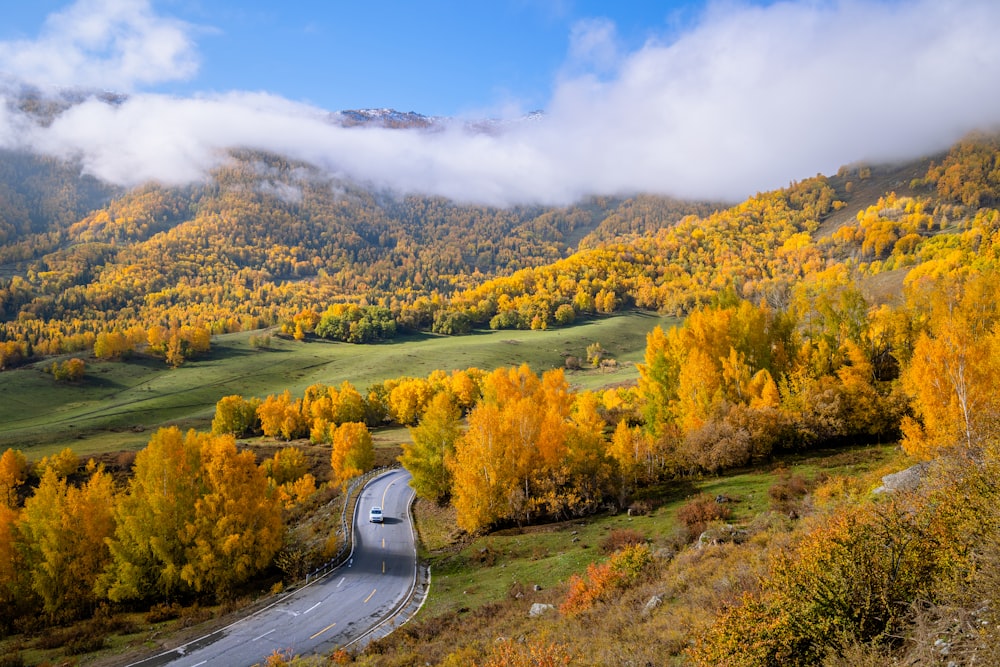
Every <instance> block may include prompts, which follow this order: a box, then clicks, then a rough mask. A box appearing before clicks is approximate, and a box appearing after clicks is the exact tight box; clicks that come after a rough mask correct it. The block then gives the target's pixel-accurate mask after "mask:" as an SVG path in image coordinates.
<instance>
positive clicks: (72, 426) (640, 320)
mask: <svg viewBox="0 0 1000 667" xmlns="http://www.w3.org/2000/svg"><path fill="white" fill-rule="evenodd" d="M675 323H677V320H676V319H673V318H667V317H660V316H658V315H654V314H649V313H640V312H634V313H627V314H623V315H619V316H615V317H609V318H603V319H595V320H589V321H584V322H581V323H579V324H576V325H574V326H570V327H565V328H560V329H552V330H548V331H490V332H480V333H476V334H473V335H470V336H461V337H440V336H411V337H406V338H400V339H398V340H396V341H391V342H387V343H383V344H379V345H348V344H344V343H330V342H326V341H312V342H306V343H300V342H295V341H290V340H283V339H280V338H276V337H275V338H273V339H272V343H271V346H270V347H269V348H268V349H254V348H252V347H251V346H250V345H249V342H248V341H249V338H250V335H251V334H250V333H240V334H229V335H224V336H218V337H216V338H215V339H214V340H213V342H212V352H211V354H210V355H208V356H206V357H204V358H201V359H197V360H194V361H189V362H188V363H186V364H184V365H183V366H181V367H180V368H177V369H169V368H167V367H166V366H165V365H164V364H163V362H162V361H160V360H155V359H145V358H140V359H133V360H130V361H126V362H97V361H92V360H88V365H87V372H86V376H85V378H84V380H83V381H81V382H79V383H76V384H63V383H56V382H55V381H54V380H53V379H52V377H51V375H49V374H48V373H46V372H44V366H48V365H49V364H51V360H46V361H45V362H43V363H42V364H39V365H36V366H34V367H26V368H22V369H17V370H13V371H7V372H4V373H0V449H3V448H6V447H16V448H19V449H22V450H23V451H25V453H26V454H27V455H28V457H29V458H40V457H41V456H44V455H46V454H50V453H53V452H56V451H58V450H60V449H62V448H63V447H67V446H69V447H72V448H73V450H74V451H75V452H77V453H78V454H81V455H91V454H96V453H101V452H107V451H117V450H122V449H139V448H141V447H143V446H145V444H146V442H147V441H148V439H149V434H148V433H147V432H146V431H148V430H150V429H154V428H157V427H159V426H162V425H167V424H177V425H179V426H181V427H184V428H187V427H192V428H199V429H207V428H208V426H209V424H210V422H211V419H212V415H213V413H214V410H215V404H216V402H218V400H219V399H220V398H221V397H223V396H226V395H229V394H241V395H244V396H266V395H268V394H273V393H280V392H281V391H284V390H285V389H290V390H291V391H292V393H293V394H295V393H298V394H301V393H302V391H303V390H304V389H305V388H306V387H307V386H309V385H311V384H314V383H324V384H333V385H339V384H340V383H341V382H343V381H345V380H346V381H349V382H350V383H351V384H353V385H354V386H355V387H357V388H358V389H359V390H364V389H365V388H366V387H367V386H369V385H370V384H372V383H373V382H379V381H383V380H387V379H390V378H395V377H401V376H413V377H426V376H427V375H428V374H429V373H430V372H431V371H433V370H435V369H443V370H452V369H460V368H468V367H473V366H474V367H478V368H483V369H486V370H492V369H493V368H497V367H500V366H509V365H520V364H521V363H528V364H529V365H530V366H531V367H532V369H533V370H535V371H536V372H542V371H545V370H548V369H550V368H556V367H561V366H563V365H564V363H565V356H566V355H573V356H577V357H579V358H581V359H582V358H585V357H586V348H587V346H588V345H590V344H592V343H595V342H599V343H600V344H601V346H602V347H603V348H604V350H606V351H607V353H608V354H609V355H610V356H612V357H614V358H616V359H618V361H619V362H620V363H619V367H618V368H617V369H616V370H613V371H611V372H600V371H596V370H590V371H575V372H572V373H568V379H569V381H570V382H571V383H573V384H574V386H576V387H578V388H585V389H589V388H595V387H599V386H603V385H607V384H612V383H616V382H623V381H628V380H633V379H635V378H636V377H637V376H638V373H637V371H636V369H635V366H634V362H637V361H641V360H642V356H643V352H644V349H645V344H646V334H647V333H648V332H649V331H651V330H652V329H653V328H654V327H655V326H657V325H661V326H663V327H669V326H671V325H673V324H675Z"/></svg>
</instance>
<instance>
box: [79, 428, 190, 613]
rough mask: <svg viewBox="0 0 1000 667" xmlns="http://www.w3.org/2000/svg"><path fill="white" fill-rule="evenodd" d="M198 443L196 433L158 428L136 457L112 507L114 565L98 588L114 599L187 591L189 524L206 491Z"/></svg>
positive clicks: (141, 597)
mask: <svg viewBox="0 0 1000 667" xmlns="http://www.w3.org/2000/svg"><path fill="white" fill-rule="evenodd" d="M200 471H201V442H200V439H199V437H198V436H197V434H196V433H195V432H194V431H190V432H188V434H187V435H186V436H185V435H184V434H182V433H181V431H180V430H179V429H178V428H176V427H171V428H166V429H160V430H159V431H157V432H156V433H155V434H153V436H152V438H150V441H149V443H148V444H147V445H146V447H145V449H143V450H142V451H140V452H139V453H138V454H137V455H136V458H135V465H134V467H133V475H132V479H131V480H129V484H128V488H127V490H126V492H125V494H123V495H122V496H120V498H119V501H118V503H117V505H116V508H115V534H114V537H113V538H112V539H111V540H110V542H109V546H110V548H111V554H112V562H111V563H110V565H109V566H108V568H107V569H106V570H105V573H104V576H103V577H102V578H101V580H100V582H99V585H100V588H101V590H103V591H104V592H105V594H106V595H107V597H108V598H109V599H111V600H112V601H123V600H130V599H149V598H153V597H170V596H172V595H176V594H177V593H179V592H181V591H183V590H185V588H186V584H185V581H184V579H183V578H182V576H181V572H182V570H183V568H184V566H185V564H186V563H187V556H186V553H185V549H186V547H187V544H188V542H187V540H186V539H185V536H186V535H187V531H188V526H191V525H194V523H195V505H196V503H197V501H198V499H199V498H200V497H201V495H202V494H203V492H204V485H203V480H202V476H201V474H200Z"/></svg>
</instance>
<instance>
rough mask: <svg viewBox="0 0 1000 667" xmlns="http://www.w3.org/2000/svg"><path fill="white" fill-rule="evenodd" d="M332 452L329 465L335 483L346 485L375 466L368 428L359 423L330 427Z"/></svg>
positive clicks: (373, 448)
mask: <svg viewBox="0 0 1000 667" xmlns="http://www.w3.org/2000/svg"><path fill="white" fill-rule="evenodd" d="M330 430H331V438H330V440H331V441H332V443H333V451H332V452H331V453H330V465H331V467H332V468H333V479H334V482H335V483H338V484H346V483H347V481H348V480H350V479H351V478H352V477H356V476H358V475H361V474H363V473H366V472H368V471H369V470H371V469H372V467H374V465H375V446H374V443H373V442H372V436H371V433H369V432H368V427H367V426H365V425H364V424H362V423H360V422H347V423H346V424H341V425H340V426H331V427H330Z"/></svg>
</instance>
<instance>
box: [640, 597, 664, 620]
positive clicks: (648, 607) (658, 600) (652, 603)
mask: <svg viewBox="0 0 1000 667" xmlns="http://www.w3.org/2000/svg"><path fill="white" fill-rule="evenodd" d="M661 604H663V598H662V597H660V596H659V595H654V596H653V597H651V598H649V600H647V601H646V604H645V606H644V607H643V608H642V615H643V616H649V615H650V614H652V613H653V610H654V609H656V608H657V607H659V606H660V605H661Z"/></svg>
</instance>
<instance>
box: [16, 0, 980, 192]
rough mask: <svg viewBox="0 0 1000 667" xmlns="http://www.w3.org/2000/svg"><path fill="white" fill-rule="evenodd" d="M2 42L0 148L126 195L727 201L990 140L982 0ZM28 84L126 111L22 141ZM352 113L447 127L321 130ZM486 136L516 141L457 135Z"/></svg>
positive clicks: (231, 15)
mask: <svg viewBox="0 0 1000 667" xmlns="http://www.w3.org/2000/svg"><path fill="white" fill-rule="evenodd" d="M0 19H2V20H0V97H2V98H5V100H6V103H4V102H5V100H0V148H6V149H15V150H31V151H36V152H40V153H43V154H45V155H50V156H53V157H57V158H62V159H68V160H73V161H75V162H76V163H77V164H79V165H80V168H81V170H82V171H84V172H86V173H89V174H92V175H94V176H96V177H98V178H101V179H104V180H106V181H109V182H113V183H117V184H120V185H126V186H132V185H138V184H140V183H143V182H146V181H157V182H160V183H165V184H183V183H189V182H192V181H196V180H199V179H204V178H205V177H206V175H207V174H209V173H210V171H211V169H213V168H214V167H216V166H218V165H219V164H220V163H222V162H225V161H226V160H227V159H229V157H228V156H229V155H230V150H231V149H232V148H233V147H242V148H253V149H257V150H261V151H271V152H275V153H280V154H282V155H284V156H286V157H288V158H291V159H295V160H299V161H302V162H305V163H308V164H310V165H313V166H315V167H317V168H318V169H320V170H322V171H323V172H325V173H327V174H329V175H330V176H333V177H337V178H345V179H351V180H354V181H360V182H363V183H365V184H367V185H370V186H371V187H375V188H379V189H383V190H388V191H392V192H399V193H423V194H432V195H441V196H445V197H450V198H453V199H456V200H460V201H468V202H476V203H487V204H496V205H503V206H505V205H511V204H519V203H545V204H561V203H569V202H572V201H576V200H578V199H579V198H581V197H584V196H587V195H592V194H603V195H628V194H632V193H636V192H651V193H661V194H667V195H673V196H681V197H691V198H710V199H727V200H731V201H738V200H741V199H743V198H745V197H747V196H749V195H752V194H753V193H755V192H759V191H763V190H769V189H773V188H777V187H782V186H785V185H787V184H788V183H789V182H791V181H794V180H801V179H803V178H808V177H810V176H813V175H815V174H817V173H824V174H830V173H833V172H835V171H836V170H837V169H838V167H840V166H842V165H845V164H850V163H855V162H858V161H873V162H880V161H888V160H897V159H904V158H912V157H920V156H924V155H928V154H930V153H933V152H936V151H940V150H942V149H944V148H946V147H947V146H948V145H949V144H951V143H952V142H954V141H956V140H957V139H959V138H960V137H962V136H963V135H964V134H966V133H968V132H970V131H972V130H977V129H979V130H987V131H993V130H997V129H1000V86H997V85H995V84H996V82H997V81H1000V40H998V39H997V38H996V27H997V26H1000V2H997V1H996V0H949V1H948V2H941V0H774V1H767V0H709V1H707V2H705V3H701V2H668V1H664V2H640V1H638V0H621V1H619V2H611V1H607V2H596V1H595V0H548V1H545V0H482V1H479V0H476V1H471V2H470V1H468V0H466V1H462V2H458V1H456V2H445V1H444V0H424V1H423V2H419V3H416V2H404V1H402V0H384V1H382V2H378V3H370V2H360V1H354V2H346V1H343V0H327V1H326V2H320V1H318V0H317V1H315V2H309V1H306V0H286V1H285V2H277V1H276V0H269V1H266V2H265V1H264V0H33V1H32V2H8V3H5V5H4V7H3V8H2V9H0ZM26 84H27V85H30V86H32V87H34V88H36V89H38V90H41V91H43V93H45V94H56V93H57V92H58V91H60V90H63V89H66V88H73V89H75V90H98V91H99V90H111V91H116V92H121V93H126V94H127V98H125V100H124V101H123V102H121V103H120V104H116V105H111V104H108V103H107V102H106V101H104V100H102V99H100V98H99V97H97V96H91V97H88V98H86V99H85V100H84V101H83V102H81V103H79V104H76V105H75V106H73V107H71V108H69V109H66V110H65V111H62V112H61V113H60V114H59V115H58V116H57V117H56V118H54V119H52V122H51V123H40V122H39V120H38V118H36V117H32V116H31V115H30V114H26V113H24V112H22V111H20V110H19V106H18V104H17V102H16V101H15V100H14V99H13V97H14V96H16V95H18V94H19V92H18V91H20V90H21V89H22V88H23V86H24V85H26ZM369 107H391V108H396V109H398V110H401V111H416V112H419V113H424V114H428V115H440V116H449V117H455V118H457V119H458V120H456V121H455V122H452V123H449V124H447V125H446V127H445V128H444V129H442V130H440V131H436V132H430V133H429V132H420V131H400V130H392V129H386V128H364V129H359V128H345V127H341V126H339V125H338V124H336V123H331V122H330V114H329V112H330V111H337V110H342V109H356V108H369ZM538 109H541V110H543V111H544V114H543V115H542V116H541V117H539V118H534V119H532V120H530V121H525V120H520V121H518V120H517V119H519V118H523V115H524V114H525V113H526V112H528V111H533V110H538ZM483 117H492V118H504V119H508V120H511V121H512V122H509V123H507V124H505V125H504V126H503V130H502V131H500V132H493V133H489V134H485V133H483V132H481V131H477V130H475V129H474V128H472V127H471V126H470V125H469V124H468V123H466V122H463V120H464V119H469V118H483Z"/></svg>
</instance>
